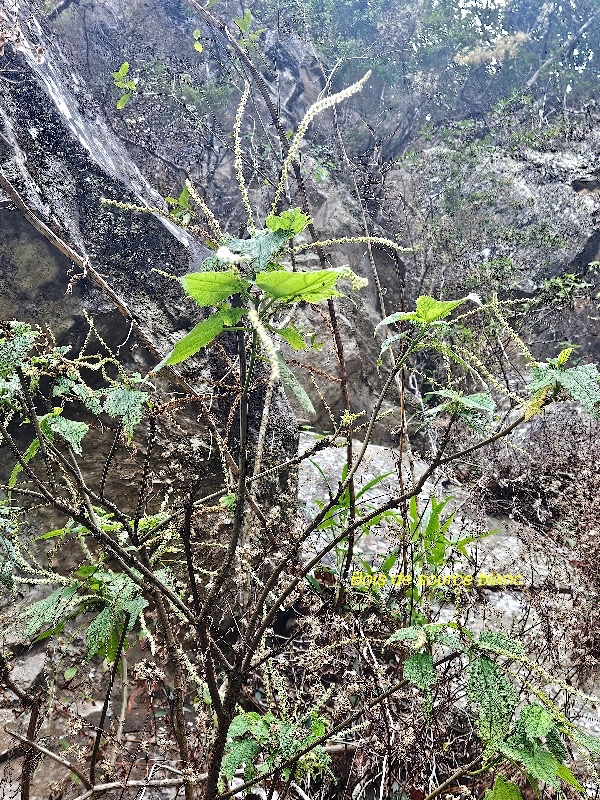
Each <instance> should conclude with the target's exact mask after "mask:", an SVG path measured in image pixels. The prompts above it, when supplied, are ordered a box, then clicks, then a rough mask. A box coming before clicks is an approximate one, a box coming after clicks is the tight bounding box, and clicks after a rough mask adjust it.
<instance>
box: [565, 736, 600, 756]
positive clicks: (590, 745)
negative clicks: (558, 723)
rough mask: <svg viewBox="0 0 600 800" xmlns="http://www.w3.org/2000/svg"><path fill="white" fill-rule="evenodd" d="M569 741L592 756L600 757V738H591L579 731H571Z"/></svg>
mask: <svg viewBox="0 0 600 800" xmlns="http://www.w3.org/2000/svg"><path fill="white" fill-rule="evenodd" d="M571 739H573V741H574V742H575V743H576V744H577V746H578V747H580V748H581V747H584V748H585V749H586V750H587V751H588V752H589V753H591V754H592V755H594V756H600V738H598V737H597V736H592V735H591V734H589V733H585V732H584V731H581V730H576V731H573V733H572V734H571Z"/></svg>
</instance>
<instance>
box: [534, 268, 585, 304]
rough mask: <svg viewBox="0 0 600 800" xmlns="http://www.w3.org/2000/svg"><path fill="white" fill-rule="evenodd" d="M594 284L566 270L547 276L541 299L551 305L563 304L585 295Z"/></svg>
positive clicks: (543, 284)
mask: <svg viewBox="0 0 600 800" xmlns="http://www.w3.org/2000/svg"><path fill="white" fill-rule="evenodd" d="M592 286H593V284H591V283H589V282H588V281H585V280H583V278H581V277H579V276H578V275H575V273H573V272H565V273H563V274H562V275H557V276H556V277H554V278H545V279H544V281H543V283H542V294H541V296H540V298H539V299H540V301H543V302H545V303H550V305H561V304H563V303H564V302H566V301H569V300H572V299H573V297H576V296H578V295H585V294H586V292H587V290H588V289H591V287H592Z"/></svg>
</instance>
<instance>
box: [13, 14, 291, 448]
mask: <svg viewBox="0 0 600 800" xmlns="http://www.w3.org/2000/svg"><path fill="white" fill-rule="evenodd" d="M18 13H19V22H20V25H21V30H22V33H23V36H24V38H25V40H26V41H27V42H29V43H31V47H30V48H25V49H24V50H23V52H21V53H20V54H19V55H17V57H16V59H15V62H14V64H13V67H14V69H15V70H16V73H15V74H16V75H18V76H19V80H18V81H16V80H13V81H6V82H4V81H3V82H2V83H1V84H0V91H1V92H2V104H1V109H0V113H1V115H2V124H3V135H2V138H1V139H0V169H1V170H2V176H3V181H4V182H5V184H6V186H7V187H8V189H9V190H10V189H11V188H12V189H13V190H14V191H16V192H17V193H18V195H20V197H21V198H22V200H23V201H24V203H25V204H26V205H27V206H28V207H29V208H30V209H32V210H33V212H34V213H35V214H36V215H37V217H38V218H39V220H41V222H42V223H44V224H45V225H46V226H47V227H48V228H49V229H50V230H51V231H53V232H54V233H56V234H57V235H58V236H59V237H60V238H61V239H63V240H64V241H65V242H66V243H67V244H68V245H69V246H70V247H72V248H73V249H74V250H75V251H77V252H78V253H79V255H80V256H81V258H82V259H83V261H84V262H85V263H89V265H90V267H92V268H93V269H94V270H96V271H97V272H98V273H101V275H102V278H103V280H104V281H105V283H106V284H108V286H109V287H111V288H112V290H113V299H112V300H111V298H110V297H109V296H107V295H106V294H103V293H102V292H101V291H99V290H98V287H97V286H94V285H93V283H91V282H89V281H88V280H86V275H85V266H84V268H83V269H79V270H77V269H76V270H74V271H73V270H72V269H71V268H70V267H69V263H68V260H67V259H65V258H63V257H62V256H61V254H60V253H58V252H54V250H53V248H50V247H49V246H48V245H47V243H45V242H44V240H43V239H42V238H41V237H40V236H38V235H37V234H36V233H35V232H32V230H31V229H30V228H29V226H28V225H27V224H24V223H23V222H22V221H21V220H20V219H19V218H18V214H17V212H16V211H3V212H2V222H1V224H2V231H3V234H2V235H3V242H4V252H5V254H6V257H5V259H4V260H3V262H2V265H1V266H0V281H1V283H2V290H3V291H2V312H3V315H5V318H23V319H27V320H28V321H32V322H36V323H41V324H49V325H50V326H51V327H52V328H53V330H54V333H55V335H56V336H57V338H58V340H59V344H62V343H64V342H65V341H66V340H67V339H68V340H69V343H76V342H77V341H80V342H81V341H82V337H84V336H85V329H86V327H87V326H86V325H85V322H84V321H83V320H82V317H81V306H82V305H83V308H85V309H87V311H88V312H89V313H90V314H91V315H92V316H94V317H95V319H96V322H97V325H98V329H99V330H100V331H101V333H102V335H103V336H104V337H105V340H106V342H107V344H108V345H109V346H110V347H111V348H113V349H116V348H117V347H118V346H119V345H123V349H122V350H121V351H120V353H121V356H123V357H124V356H125V353H127V352H129V356H128V358H129V360H130V363H131V362H132V363H133V365H135V366H137V368H138V369H140V368H143V369H144V370H145V371H147V370H148V369H149V368H151V366H153V365H154V364H155V363H156V359H157V354H158V355H160V354H164V353H165V352H168V351H169V350H170V349H171V347H172V345H173V343H174V342H175V341H176V340H177V339H179V338H181V336H182V335H183V334H184V333H186V332H187V331H188V330H189V328H190V327H191V326H192V325H193V324H195V323H196V322H197V321H198V320H199V319H200V318H201V311H200V309H198V308H197V307H196V306H195V304H194V303H193V302H192V301H190V300H189V299H188V298H186V297H185V296H184V294H183V292H182V291H181V287H180V286H179V285H178V284H177V283H176V282H174V281H173V280H170V279H168V278H166V277H165V276H164V275H161V274H159V273H158V272H155V271H153V270H154V268H157V269H160V270H162V271H163V272H167V273H169V274H171V275H175V276H178V275H182V274H185V273H186V272H191V271H194V270H196V269H197V268H198V266H199V264H200V262H201V260H202V259H203V258H204V257H206V255H207V253H208V252H209V251H208V250H207V249H206V248H205V247H204V246H202V245H199V244H198V243H197V242H196V241H195V240H194V239H193V238H192V237H191V236H189V235H188V234H187V233H186V232H185V231H184V230H183V229H181V228H179V227H178V226H176V225H174V224H172V223H171V222H169V221H168V220H165V219H163V218H161V217H157V216H154V215H151V214H144V213H133V212H131V211H126V210H125V211H124V210H122V209H118V208H114V207H111V206H108V205H105V204H103V203H102V202H101V200H102V198H111V199H115V200H118V201H121V202H126V203H127V202H129V203H133V204H135V205H137V206H141V207H148V208H149V207H157V206H158V207H159V208H163V209H165V208H166V206H165V203H164V200H163V199H162V197H161V196H160V195H159V194H158V193H157V192H156V191H155V190H154V189H153V188H152V187H151V186H150V184H149V183H148V180H147V178H145V177H144V176H143V175H142V174H141V172H140V170H139V169H138V167H137V166H136V165H135V163H134V162H133V161H132V159H131V157H130V155H129V154H128V153H127V151H126V150H125V148H124V147H123V145H122V144H121V142H120V141H119V140H118V139H117V138H116V136H115V135H114V133H113V132H112V130H111V128H110V127H109V125H108V124H107V122H106V120H105V119H104V118H103V116H102V113H101V112H100V109H99V108H98V105H97V104H96V102H95V101H94V100H93V98H91V97H90V95H89V94H87V92H86V90H85V89H84V85H83V81H82V80H81V79H80V78H79V76H78V74H77V72H76V70H75V69H74V67H73V65H72V64H71V63H70V62H69V61H68V60H67V59H66V57H65V56H64V54H63V52H62V50H61V48H60V44H59V43H58V41H57V40H56V38H53V37H52V36H51V35H50V33H49V31H48V30H47V29H43V28H42V25H41V23H40V21H39V18H38V17H37V16H36V8H35V6H34V5H33V4H31V5H29V4H27V3H20V4H19V12H18ZM38 42H43V44H44V46H45V48H46V50H45V54H44V61H43V63H41V64H40V63H38V60H37V59H36V57H35V55H34V52H35V46H36V45H37V43H38ZM24 87H26V89H24ZM9 194H10V192H9ZM7 199H8V201H9V202H10V199H11V198H10V196H9V195H7ZM69 281H70V283H69ZM71 289H72V293H70V292H71ZM65 293H66V296H65ZM61 298H62V300H61ZM115 299H116V301H117V304H118V305H119V306H120V310H121V311H122V310H123V308H124V307H126V308H127V309H128V312H129V314H130V320H129V321H127V320H125V319H122V318H120V315H119V313H118V312H117V311H115V302H114V300H115ZM130 321H132V322H134V323H135V324H136V330H137V331H138V333H139V332H140V331H141V332H142V334H143V336H142V339H143V341H142V344H143V345H144V346H145V347H150V349H151V350H152V351H153V352H152V355H148V354H145V355H144V354H142V351H141V350H140V349H139V348H138V345H139V338H138V340H137V341H136V337H135V336H133V337H130V339H129V341H128V333H129V332H130V331H129V322H130ZM127 341H128V344H127V346H125V345H124V344H123V343H124V342H127ZM220 368H221V366H220V364H219V363H218V362H216V361H215V362H213V363H211V362H206V361H205V362H201V361H200V360H195V362H194V364H193V365H191V366H189V367H188V366H187V365H186V368H185V370H184V372H185V373H186V375H187V378H188V380H189V381H191V383H192V384H193V385H197V382H198V381H200V382H202V380H203V379H205V378H210V377H211V376H212V373H213V372H214V371H215V370H219V369H220ZM257 406H258V404H257V403H254V406H253V408H254V413H255V414H256V413H258V408H257ZM272 418H273V425H272V430H271V432H270V433H271V434H272V435H270V436H269V438H268V441H270V442H272V443H273V446H274V447H275V448H276V449H277V451H278V452H284V453H292V452H293V451H294V448H295V444H296V442H295V422H294V419H293V416H292V415H291V412H290V411H289V408H288V407H287V405H286V403H285V399H284V398H283V395H279V394H277V396H276V398H275V402H274V404H273V410H272ZM259 424H260V418H258V419H254V418H253V419H251V420H250V428H251V431H252V430H255V434H257V431H258V426H259Z"/></svg>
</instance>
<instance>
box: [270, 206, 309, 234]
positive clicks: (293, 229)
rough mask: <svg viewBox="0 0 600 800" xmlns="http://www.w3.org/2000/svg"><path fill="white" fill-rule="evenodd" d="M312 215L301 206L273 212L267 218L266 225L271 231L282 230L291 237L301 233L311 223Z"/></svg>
mask: <svg viewBox="0 0 600 800" xmlns="http://www.w3.org/2000/svg"><path fill="white" fill-rule="evenodd" d="M310 221H311V220H310V217H308V216H307V215H306V214H304V213H303V212H302V211H301V210H300V209H299V208H292V209H290V210H289V211H282V213H281V214H271V215H270V216H268V217H267V219H266V220H265V225H266V226H267V228H269V230H271V231H282V232H283V233H286V234H288V236H289V237H290V238H291V237H292V236H296V234H298V233H301V232H302V231H303V230H304V229H305V228H306V227H307V225H309V224H310Z"/></svg>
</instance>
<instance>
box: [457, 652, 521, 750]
mask: <svg viewBox="0 0 600 800" xmlns="http://www.w3.org/2000/svg"><path fill="white" fill-rule="evenodd" d="M467 696H468V698H469V700H470V701H471V702H473V703H476V704H477V706H478V719H477V728H478V731H479V735H480V736H481V738H482V739H483V740H484V741H485V742H486V753H487V754H491V753H493V752H495V751H496V750H497V749H498V745H499V743H500V742H501V741H502V740H503V739H504V737H505V736H506V734H507V733H508V730H509V726H510V722H511V720H512V716H513V713H514V710H515V708H516V707H517V704H518V696H517V693H516V692H515V690H514V688H513V686H512V684H511V683H509V681H508V680H507V679H506V677H505V675H504V673H503V672H502V670H501V669H500V667H499V666H498V664H496V662H495V661H492V659H490V658H487V657H486V656H482V657H480V658H474V659H472V660H471V662H470V664H469V679H468V683H467Z"/></svg>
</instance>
